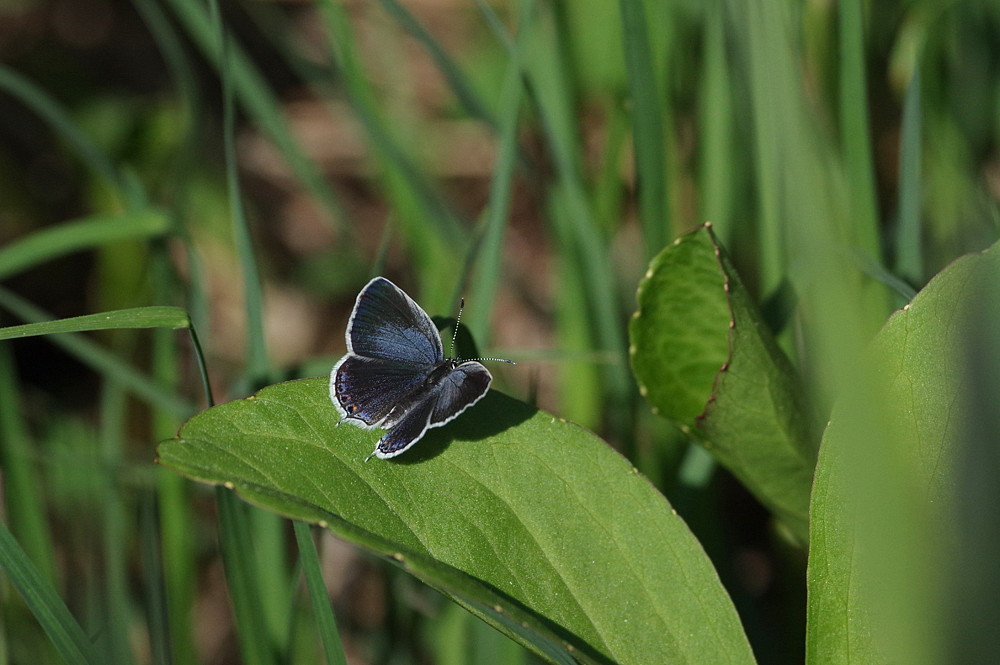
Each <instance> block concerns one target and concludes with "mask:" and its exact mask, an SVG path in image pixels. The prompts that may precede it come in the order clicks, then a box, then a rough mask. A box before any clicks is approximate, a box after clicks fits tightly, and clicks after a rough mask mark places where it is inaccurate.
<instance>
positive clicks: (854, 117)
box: [837, 0, 882, 262]
mask: <svg viewBox="0 0 1000 665" xmlns="http://www.w3.org/2000/svg"><path fill="white" fill-rule="evenodd" d="M862 4H863V3H862V0H841V1H840V2H838V3H837V7H838V9H839V11H840V133H841V137H840V139H841V142H842V144H843V147H844V156H845V166H846V170H847V179H848V182H849V186H850V189H851V205H852V210H853V213H854V214H853V215H852V217H851V218H852V219H853V227H854V228H853V237H854V239H855V241H856V242H857V243H858V248H859V249H860V250H861V251H862V252H864V253H865V254H867V255H868V256H869V257H871V258H872V259H873V260H875V261H879V262H881V260H882V247H881V241H880V239H879V228H878V210H877V208H876V205H877V202H876V194H875V173H874V160H873V157H872V147H871V128H870V127H869V126H868V87H867V82H866V79H865V49H864V39H865V31H864V17H863V16H862Z"/></svg>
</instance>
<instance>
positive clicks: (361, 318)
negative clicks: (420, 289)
mask: <svg viewBox="0 0 1000 665" xmlns="http://www.w3.org/2000/svg"><path fill="white" fill-rule="evenodd" d="M347 348H348V351H350V352H351V353H353V354H355V355H359V356H366V357H368V358H381V359H384V360H397V361H401V362H406V363H415V364H425V365H433V364H435V363H438V362H440V361H441V360H442V359H443V358H444V351H443V349H442V347H441V338H440V337H439V336H438V332H437V328H435V327H434V323H433V322H432V321H431V319H430V317H429V316H427V313H426V312H424V310H422V309H420V306H419V305H417V303H415V302H413V300H412V299H410V297H409V296H408V295H406V294H405V293H403V291H402V290H400V289H399V287H397V286H396V285H395V284H393V283H392V282H390V281H389V280H387V279H385V278H384V277H376V278H375V279H373V280H372V281H370V282H368V284H367V286H365V288H363V289H362V290H361V293H359V294H358V299H357V302H355V304H354V311H353V313H352V314H351V320H350V323H348V326H347Z"/></svg>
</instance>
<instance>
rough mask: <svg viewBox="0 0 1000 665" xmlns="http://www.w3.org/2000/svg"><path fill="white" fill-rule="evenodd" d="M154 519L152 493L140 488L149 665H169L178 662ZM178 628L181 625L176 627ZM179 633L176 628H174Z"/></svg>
mask: <svg viewBox="0 0 1000 665" xmlns="http://www.w3.org/2000/svg"><path fill="white" fill-rule="evenodd" d="M158 535H159V531H158V530H157V519H156V496H155V494H154V492H153V491H148V490H147V491H143V493H142V495H141V496H140V497H139V553H140V559H141V562H142V578H143V582H144V584H143V591H144V594H143V605H144V609H145V610H146V616H145V618H146V626H147V628H148V632H149V650H150V652H151V655H152V662H153V665H170V663H174V662H178V663H179V662H190V661H182V660H180V658H175V657H174V649H173V641H172V639H171V631H170V610H169V606H168V601H167V594H166V585H165V583H164V581H165V579H166V571H165V570H164V567H163V556H162V554H161V552H160V541H159V538H158ZM178 628H182V627H180V626H178ZM177 632H180V631H177Z"/></svg>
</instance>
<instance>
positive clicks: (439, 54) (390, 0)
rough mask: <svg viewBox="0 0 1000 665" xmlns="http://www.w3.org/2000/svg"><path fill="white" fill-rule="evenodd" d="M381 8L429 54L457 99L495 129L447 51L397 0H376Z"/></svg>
mask: <svg viewBox="0 0 1000 665" xmlns="http://www.w3.org/2000/svg"><path fill="white" fill-rule="evenodd" d="M379 2H380V3H381V5H382V6H383V7H384V8H385V10H386V11H387V12H388V13H389V14H390V15H392V17H393V18H394V19H396V21H397V22H398V23H399V24H400V26H402V27H403V29H404V30H406V31H407V32H408V33H410V34H411V35H412V36H413V38H414V39H416V40H417V41H418V42H419V43H420V44H421V45H422V46H423V47H424V48H425V49H427V53H428V54H429V55H430V56H431V59H432V60H433V61H434V64H435V65H437V68H438V69H439V70H440V71H441V74H443V75H444V78H445V81H447V82H448V85H449V86H450V87H451V89H452V91H453V92H454V93H455V96H456V97H457V98H458V101H459V102H461V104H462V106H464V107H465V109H466V110H467V111H468V112H469V113H470V114H471V115H472V116H474V117H476V118H479V119H480V120H482V121H484V122H485V123H487V124H488V125H490V126H491V127H493V128H495V129H499V122H498V121H497V119H496V118H495V117H494V116H493V113H492V112H491V111H490V109H489V108H488V107H487V106H486V104H485V103H484V102H483V100H482V99H480V97H479V94H478V93H477V92H476V91H475V90H474V89H473V88H472V85H470V83H469V81H468V79H467V78H466V77H465V75H464V74H463V73H462V70H461V69H459V67H458V65H457V64H455V61H454V60H452V59H451V57H449V55H448V53H447V52H446V51H445V50H444V48H442V47H441V44H439V43H438V41H437V40H436V39H434V36H433V35H431V33H430V32H428V31H427V29H426V28H425V27H424V26H423V25H421V23H420V22H419V21H417V19H416V18H415V17H414V16H413V14H411V13H410V11H409V10H408V9H406V7H404V6H403V5H402V4H400V3H399V2H398V1H397V0H379Z"/></svg>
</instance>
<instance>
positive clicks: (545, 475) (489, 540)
mask: <svg viewBox="0 0 1000 665" xmlns="http://www.w3.org/2000/svg"><path fill="white" fill-rule="evenodd" d="M337 421H338V414H337V411H336V409H334V408H333V406H332V405H331V403H330V398H329V388H328V382H327V380H326V379H325V378H322V379H306V380H302V381H292V382H287V383H281V384H277V385H274V386H270V387H268V388H265V389H264V390H262V391H261V392H259V393H258V394H257V395H255V396H253V397H251V398H249V399H245V400H241V401H236V402H230V403H228V404H223V405H220V406H217V407H214V408H212V409H209V410H208V411H205V412H203V413H201V414H199V415H197V416H195V417H194V418H192V419H191V420H189V421H188V422H187V423H186V424H185V425H184V426H183V427H182V428H181V430H180V432H179V433H178V435H177V437H176V438H175V439H173V440H170V441H167V442H164V443H162V444H161V445H160V448H159V454H160V462H161V463H163V464H165V465H166V466H168V467H170V468H172V469H174V470H176V471H178V472H180V473H182V474H184V475H187V476H189V477H191V478H194V479H195V480H200V481H203V482H208V483H213V484H223V485H225V486H227V487H230V488H234V489H235V490H236V491H237V492H238V493H239V494H240V495H241V496H243V497H244V498H246V499H247V500H249V501H251V502H253V503H255V504H258V505H260V506H262V507H265V508H267V509H270V510H274V511H276V512H279V513H281V514H283V515H287V516H289V517H291V518H293V519H299V520H305V521H309V522H316V523H319V524H321V525H323V526H326V527H328V528H330V529H331V530H332V531H333V532H334V533H336V534H337V535H339V536H341V537H342V538H345V539H347V540H349V541H351V542H354V543H357V544H359V545H362V546H364V547H366V548H368V549H370V550H372V551H374V552H376V553H379V554H382V555H385V556H388V557H391V559H392V560H393V561H394V562H396V563H397V564H398V565H400V566H402V567H403V568H405V569H406V570H407V571H409V572H410V573H412V574H413V575H415V576H416V577H418V578H419V579H421V580H423V581H425V582H426V583H427V584H429V585H431V586H433V587H435V588H437V589H439V590H441V591H442V592H444V593H445V594H447V595H449V596H450V597H452V598H453V599H455V600H456V601H458V602H459V603H461V604H462V605H463V606H465V607H466V608H468V609H470V610H471V611H472V612H473V613H475V614H477V615H479V616H480V617H482V618H483V619H484V620H485V621H487V622H488V623H490V624H492V625H493V626H495V627H497V628H498V629H500V630H501V631H503V632H505V633H506V634H508V635H509V636H511V637H512V638H513V639H515V640H516V641H518V642H520V643H522V644H524V645H525V646H527V647H529V648H531V649H533V650H534V651H536V652H537V653H540V654H543V655H545V656H546V657H547V658H549V659H550V660H552V661H554V662H565V663H572V662H574V661H573V659H574V658H576V659H582V660H583V661H584V662H610V661H614V662H618V663H651V662H689V663H750V662H753V657H752V655H751V653H750V649H749V646H748V644H747V641H746V637H745V636H744V634H743V631H742V628H741V627H740V622H739V619H738V617H737V615H736V613H735V610H734V608H733V606H732V603H731V601H730V599H729V598H728V596H727V595H726V593H725V592H724V590H723V589H722V586H721V584H720V583H719V579H718V577H717V575H716V572H715V570H714V569H713V568H712V566H711V563H710V562H709V560H708V558H707V557H706V556H705V553H704V551H703V550H702V548H701V546H700V545H699V544H698V542H697V541H696V540H695V539H694V537H693V536H692V534H691V533H690V531H689V530H688V528H687V526H686V525H685V524H684V522H683V521H682V520H681V519H680V518H679V517H678V516H677V515H676V514H675V513H674V512H673V510H672V509H671V507H670V505H669V504H668V503H667V501H666V500H665V499H664V498H663V496H662V495H660V494H659V493H658V492H657V491H656V490H655V489H654V488H653V487H652V485H651V484H650V483H649V482H648V481H647V480H646V479H645V478H643V477H641V476H640V475H638V474H637V472H636V471H635V470H634V469H633V468H632V466H631V465H630V464H629V463H628V462H627V461H626V460H625V459H624V458H622V457H621V456H620V455H618V454H617V453H616V452H614V451H613V450H612V449H611V448H610V447H608V446H607V445H606V444H605V443H604V442H602V441H601V440H600V439H598V438H597V437H595V436H594V435H593V434H591V433H590V432H588V431H586V430H583V429H582V428H580V427H578V426H576V425H572V424H570V423H567V422H565V421H561V420H559V419H557V418H555V417H553V416H551V415H549V414H547V413H544V412H541V411H537V410H535V409H532V408H531V407H529V406H527V405H525V404H523V403H521V402H517V401H516V400H513V399H511V398H509V397H506V396H504V395H502V394H500V393H497V392H495V391H492V392H490V393H489V394H488V395H487V396H486V397H485V398H484V399H483V400H482V401H481V402H480V403H479V404H477V405H476V406H475V407H473V408H472V409H470V411H469V412H468V413H467V414H465V415H463V416H462V417H461V418H459V419H458V420H456V421H455V422H454V423H452V424H450V425H448V426H447V427H444V428H441V429H433V430H430V431H429V432H428V433H427V434H426V435H425V436H424V439H423V440H422V441H421V442H420V443H419V444H418V445H417V446H416V447H415V448H414V449H413V450H412V451H409V452H407V453H406V454H405V455H403V456H401V457H400V458H397V459H395V460H391V461H380V460H373V461H371V462H368V463H365V462H364V461H363V460H364V459H365V457H366V456H367V455H368V454H369V453H370V452H371V450H372V449H373V448H374V444H375V441H376V440H377V439H378V437H379V436H380V434H379V432H378V431H377V430H376V431H370V430H363V429H360V428H357V427H354V426H352V425H349V424H344V425H341V426H339V427H338V426H337Z"/></svg>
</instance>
